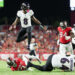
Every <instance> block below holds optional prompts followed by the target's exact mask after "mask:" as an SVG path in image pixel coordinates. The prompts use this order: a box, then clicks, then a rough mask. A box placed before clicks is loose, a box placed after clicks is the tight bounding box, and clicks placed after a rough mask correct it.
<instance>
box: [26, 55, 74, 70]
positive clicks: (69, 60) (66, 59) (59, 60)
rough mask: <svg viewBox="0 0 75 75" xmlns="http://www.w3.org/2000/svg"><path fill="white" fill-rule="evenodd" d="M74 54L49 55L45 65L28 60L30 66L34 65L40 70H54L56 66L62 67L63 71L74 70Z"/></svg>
mask: <svg viewBox="0 0 75 75" xmlns="http://www.w3.org/2000/svg"><path fill="white" fill-rule="evenodd" d="M74 60H75V59H74V55H70V56H66V55H61V54H54V55H50V56H49V57H48V60H47V62H46V64H45V65H43V66H40V65H35V64H32V63H31V62H28V65H27V68H28V67H34V68H36V69H38V70H40V71H52V70H53V69H55V68H58V69H61V70H63V71H74V63H75V61H74Z"/></svg>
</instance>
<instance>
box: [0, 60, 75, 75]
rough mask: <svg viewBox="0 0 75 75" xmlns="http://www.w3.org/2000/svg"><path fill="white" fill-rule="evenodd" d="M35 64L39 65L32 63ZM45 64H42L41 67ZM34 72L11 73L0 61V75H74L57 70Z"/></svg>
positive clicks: (35, 70) (4, 63) (74, 74)
mask: <svg viewBox="0 0 75 75" xmlns="http://www.w3.org/2000/svg"><path fill="white" fill-rule="evenodd" d="M33 63H35V64H39V63H38V62H33ZM44 63H45V62H43V63H42V65H43V64H44ZM33 70H34V71H11V70H10V68H8V67H7V65H6V62H5V61H0V75H75V71H74V72H63V71H61V70H59V69H55V70H53V71H52V72H42V71H39V70H37V69H35V68H33Z"/></svg>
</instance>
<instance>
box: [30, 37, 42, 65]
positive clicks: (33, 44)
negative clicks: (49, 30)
mask: <svg viewBox="0 0 75 75" xmlns="http://www.w3.org/2000/svg"><path fill="white" fill-rule="evenodd" d="M36 49H38V44H37V43H36V42H35V38H32V40H31V43H30V53H29V55H30V56H34V57H35V58H36V59H37V60H38V61H39V63H40V64H41V61H40V59H39V57H37V55H36V52H35V50H36ZM31 60H32V59H31V58H30V61H31Z"/></svg>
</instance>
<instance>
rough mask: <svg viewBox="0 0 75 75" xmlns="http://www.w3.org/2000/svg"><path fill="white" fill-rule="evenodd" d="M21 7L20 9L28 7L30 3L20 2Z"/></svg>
mask: <svg viewBox="0 0 75 75" xmlns="http://www.w3.org/2000/svg"><path fill="white" fill-rule="evenodd" d="M21 9H22V10H27V9H30V4H29V3H22V4H21Z"/></svg>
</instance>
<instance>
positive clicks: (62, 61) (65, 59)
mask: <svg viewBox="0 0 75 75" xmlns="http://www.w3.org/2000/svg"><path fill="white" fill-rule="evenodd" d="M60 62H61V63H62V64H64V63H66V62H68V63H69V60H68V59H67V58H62V59H61V61H60Z"/></svg>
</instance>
